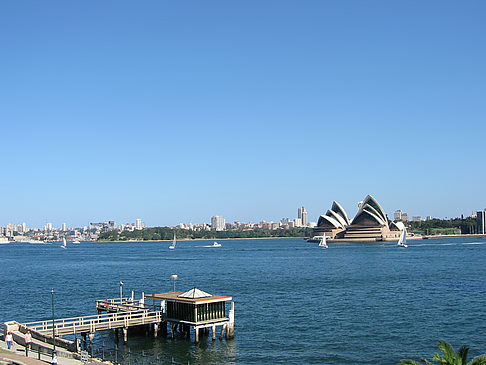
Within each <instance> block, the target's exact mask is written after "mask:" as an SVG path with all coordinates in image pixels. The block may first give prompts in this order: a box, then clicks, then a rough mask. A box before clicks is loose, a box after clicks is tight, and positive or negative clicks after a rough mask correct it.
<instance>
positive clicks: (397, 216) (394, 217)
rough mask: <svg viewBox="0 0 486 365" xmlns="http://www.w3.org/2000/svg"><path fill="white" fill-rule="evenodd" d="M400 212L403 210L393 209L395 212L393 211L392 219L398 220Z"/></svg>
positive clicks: (400, 217)
mask: <svg viewBox="0 0 486 365" xmlns="http://www.w3.org/2000/svg"><path fill="white" fill-rule="evenodd" d="M402 214H403V212H402V211H401V210H400V209H399V210H395V213H393V220H394V221H400V220H402Z"/></svg>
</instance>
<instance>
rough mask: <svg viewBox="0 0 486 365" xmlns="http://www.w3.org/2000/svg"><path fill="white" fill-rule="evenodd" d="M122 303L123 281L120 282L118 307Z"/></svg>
mask: <svg viewBox="0 0 486 365" xmlns="http://www.w3.org/2000/svg"><path fill="white" fill-rule="evenodd" d="M122 301H123V281H120V305H121V304H122Z"/></svg>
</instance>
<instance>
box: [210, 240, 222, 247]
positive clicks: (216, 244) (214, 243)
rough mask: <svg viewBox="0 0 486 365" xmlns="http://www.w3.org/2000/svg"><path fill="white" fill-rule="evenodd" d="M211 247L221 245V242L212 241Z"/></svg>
mask: <svg viewBox="0 0 486 365" xmlns="http://www.w3.org/2000/svg"><path fill="white" fill-rule="evenodd" d="M211 247H221V243H218V242H216V241H214V242H213V244H212V246H211Z"/></svg>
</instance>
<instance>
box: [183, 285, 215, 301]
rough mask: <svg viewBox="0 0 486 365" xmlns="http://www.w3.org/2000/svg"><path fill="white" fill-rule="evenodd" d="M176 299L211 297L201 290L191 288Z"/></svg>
mask: <svg viewBox="0 0 486 365" xmlns="http://www.w3.org/2000/svg"><path fill="white" fill-rule="evenodd" d="M178 297H179V298H191V299H198V298H207V297H212V295H211V294H209V293H206V292H205V291H202V290H201V289H198V288H192V289H191V290H188V291H186V292H185V293H182V294H180V295H178Z"/></svg>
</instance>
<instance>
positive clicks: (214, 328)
mask: <svg viewBox="0 0 486 365" xmlns="http://www.w3.org/2000/svg"><path fill="white" fill-rule="evenodd" d="M212 332H213V341H215V340H216V325H215V324H213V331H212Z"/></svg>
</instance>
